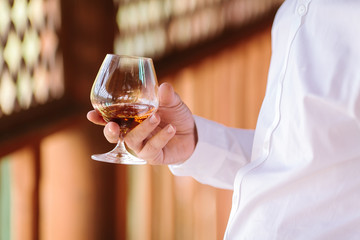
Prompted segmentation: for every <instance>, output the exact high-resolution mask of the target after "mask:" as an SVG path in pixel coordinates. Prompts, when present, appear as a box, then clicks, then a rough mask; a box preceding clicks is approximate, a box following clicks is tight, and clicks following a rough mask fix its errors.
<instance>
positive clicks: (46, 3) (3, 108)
mask: <svg viewBox="0 0 360 240" xmlns="http://www.w3.org/2000/svg"><path fill="white" fill-rule="evenodd" d="M59 5H60V2H59V1H58V0H14V1H7V0H0V70H1V71H0V93H1V95H0V117H1V116H2V115H4V114H5V115H10V114H12V113H14V112H16V111H24V110H26V109H28V108H30V107H31V106H34V105H37V104H44V103H46V102H48V101H50V100H51V99H54V98H59V97H61V96H62V95H63V92H64V80H63V77H62V76H63V74H60V76H58V77H54V76H55V74H54V73H56V74H59V73H62V72H63V70H62V66H63V64H62V57H61V53H60V50H59V40H58V32H59V30H60V17H59V16H60V7H59ZM59 68H61V69H59Z"/></svg>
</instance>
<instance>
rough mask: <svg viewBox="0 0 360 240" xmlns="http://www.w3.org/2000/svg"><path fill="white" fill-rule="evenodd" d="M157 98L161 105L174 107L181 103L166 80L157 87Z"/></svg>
mask: <svg viewBox="0 0 360 240" xmlns="http://www.w3.org/2000/svg"><path fill="white" fill-rule="evenodd" d="M159 100H160V106H161V107H174V106H177V105H179V104H181V99H180V97H179V96H178V95H177V94H176V93H175V91H174V88H173V87H172V86H171V84H170V83H166V82H165V83H163V84H161V85H160V87H159Z"/></svg>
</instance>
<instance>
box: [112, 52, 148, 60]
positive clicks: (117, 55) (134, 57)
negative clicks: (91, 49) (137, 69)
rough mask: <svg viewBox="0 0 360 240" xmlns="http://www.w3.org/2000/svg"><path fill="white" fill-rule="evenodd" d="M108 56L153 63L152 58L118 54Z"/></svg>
mask: <svg viewBox="0 0 360 240" xmlns="http://www.w3.org/2000/svg"><path fill="white" fill-rule="evenodd" d="M106 56H115V57H119V58H133V59H144V60H150V61H152V58H149V57H142V56H136V55H124V54H116V53H107V54H106Z"/></svg>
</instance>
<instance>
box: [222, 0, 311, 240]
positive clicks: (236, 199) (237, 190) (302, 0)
mask: <svg viewBox="0 0 360 240" xmlns="http://www.w3.org/2000/svg"><path fill="white" fill-rule="evenodd" d="M310 2H311V0H298V1H297V4H296V7H295V13H294V15H295V16H294V23H293V24H292V27H291V28H290V31H289V38H288V39H289V40H288V42H287V45H286V50H285V54H284V55H283V56H284V60H283V64H282V69H281V72H280V74H279V78H278V79H279V81H278V83H277V84H276V90H275V91H276V94H275V96H274V97H275V100H274V102H275V104H274V105H275V106H276V110H275V116H274V121H273V122H272V124H271V127H270V128H269V129H268V131H267V132H266V134H265V137H264V142H263V147H262V157H261V158H259V159H258V160H256V161H255V162H254V164H252V166H251V168H248V169H247V171H246V172H245V173H244V172H238V174H237V176H236V178H235V182H234V193H233V199H232V208H231V212H230V217H229V221H228V227H227V229H226V231H225V236H224V239H227V240H229V239H230V238H229V234H230V233H229V231H230V230H229V228H231V225H232V222H233V221H234V218H235V216H236V213H237V211H238V209H239V208H240V203H241V184H242V180H243V178H244V176H245V175H247V174H249V173H250V172H251V171H252V170H253V169H256V168H257V167H259V166H260V165H261V164H262V163H264V162H265V161H266V160H267V159H268V158H269V154H270V150H271V138H272V136H273V134H274V132H275V131H276V129H277V128H278V126H279V124H280V121H281V102H282V100H283V99H282V97H283V91H284V81H285V80H286V72H287V69H288V65H289V56H290V53H291V50H292V44H293V41H294V39H295V36H296V34H297V32H298V30H299V28H300V26H301V24H302V22H303V17H304V16H305V15H306V13H307V11H308V7H309V3H310Z"/></svg>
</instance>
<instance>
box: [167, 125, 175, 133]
mask: <svg viewBox="0 0 360 240" xmlns="http://www.w3.org/2000/svg"><path fill="white" fill-rule="evenodd" d="M167 132H168V133H174V132H175V128H174V126H173V125H171V124H169V126H168V129H167Z"/></svg>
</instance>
